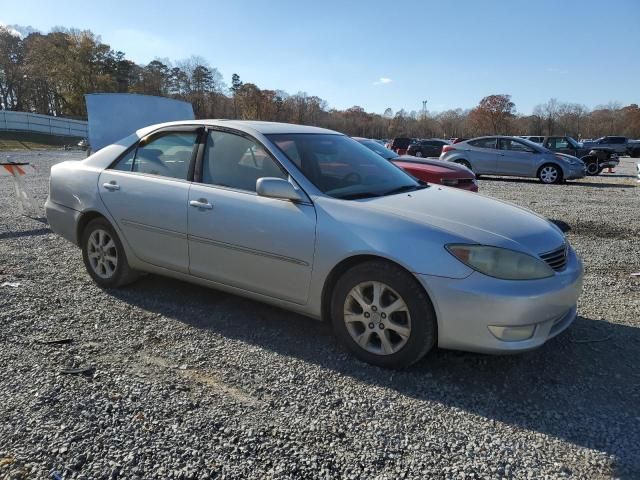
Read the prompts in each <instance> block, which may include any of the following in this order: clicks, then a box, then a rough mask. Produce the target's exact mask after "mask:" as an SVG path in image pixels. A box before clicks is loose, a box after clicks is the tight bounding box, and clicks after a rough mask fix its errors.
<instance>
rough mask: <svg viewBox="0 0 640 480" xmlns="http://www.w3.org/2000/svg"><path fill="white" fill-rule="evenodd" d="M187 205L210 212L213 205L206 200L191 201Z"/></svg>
mask: <svg viewBox="0 0 640 480" xmlns="http://www.w3.org/2000/svg"><path fill="white" fill-rule="evenodd" d="M189 205H191V206H192V207H195V208H202V209H203V210H211V209H212V208H213V205H211V204H210V203H209V201H208V200H207V199H206V198H200V199H198V200H191V201H190V202H189Z"/></svg>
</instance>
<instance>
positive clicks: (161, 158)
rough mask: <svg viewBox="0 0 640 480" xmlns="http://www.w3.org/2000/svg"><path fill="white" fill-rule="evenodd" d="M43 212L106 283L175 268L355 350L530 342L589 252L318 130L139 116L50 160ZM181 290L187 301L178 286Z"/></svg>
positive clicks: (561, 320) (559, 323)
mask: <svg viewBox="0 0 640 480" xmlns="http://www.w3.org/2000/svg"><path fill="white" fill-rule="evenodd" d="M46 212H47V218H48V220H49V224H50V226H51V228H52V229H53V230H54V231H55V232H57V233H59V234H60V235H62V236H63V237H65V238H67V239H68V240H70V241H71V242H73V243H75V244H76V245H78V246H79V247H80V248H81V249H82V256H83V259H84V263H85V265H86V268H87V271H88V272H89V275H90V276H91V277H92V278H93V280H94V281H95V282H96V283H97V284H98V285H100V286H101V287H104V288H113V287H119V286H122V285H125V284H126V283H128V282H131V281H133V280H134V279H135V278H136V277H137V275H138V274H139V272H149V273H155V274H159V275H167V276H171V277H175V278H178V279H181V280H185V281H189V282H194V283H198V284H202V285H206V286H209V287H213V288H218V289H221V290H225V291H228V292H231V293H235V294H239V295H244V296H247V297H251V298H253V299H257V300H261V301H264V302H268V303H271V304H274V305H277V306H280V307H283V308H286V309H289V310H293V311H296V312H299V313H301V314H304V315H307V316H310V317H313V318H316V319H326V320H329V321H331V322H332V323H333V327H334V329H335V332H336V335H337V337H338V338H339V339H340V340H341V341H342V342H343V343H344V344H345V345H346V346H347V347H348V348H350V349H351V350H352V351H353V352H354V353H355V354H356V355H357V356H358V357H360V358H361V359H363V360H365V361H367V362H370V363H373V364H376V365H380V366H384V367H405V366H407V365H410V364H412V363H414V362H416V361H417V360H419V359H420V358H421V357H423V356H424V355H425V354H426V353H427V352H428V351H429V350H431V349H432V348H433V347H435V346H440V347H443V348H452V349H461V350H471V351H477V352H489V353H501V352H518V351H524V350H530V349H532V348H535V347H538V346H540V345H541V344H543V343H544V342H545V341H547V340H548V339H549V338H551V337H553V336H555V335H557V334H559V333H560V332H562V331H563V330H564V329H565V328H567V327H568V326H569V325H570V324H571V322H572V321H573V320H574V318H575V317H576V303H577V300H578V296H579V294H580V290H581V284H582V272H583V270H582V263H581V261H580V260H579V258H578V257H577V256H576V253H575V252H574V250H573V249H572V248H571V246H570V245H569V244H568V242H567V240H566V239H565V237H564V235H563V234H562V232H561V231H560V230H559V229H558V228H557V227H556V226H555V225H553V224H551V223H550V222H548V221H547V220H545V219H544V218H541V217H539V216H537V215H535V214H533V213H531V212H530V211H527V210H525V209H522V208H519V207H516V206H513V205H510V204H507V203H504V202H500V201H497V200H493V199H491V198H487V197H484V196H481V195H478V194H474V193H469V192H466V191H463V190H459V189H456V188H449V187H445V186H440V185H429V184H426V183H424V182H420V181H418V180H416V179H414V178H413V177H411V176H409V175H407V174H406V173H404V172H403V171H402V170H401V169H400V168H398V167H396V166H394V165H393V164H392V163H390V162H388V161H387V160H385V159H383V158H382V157H380V156H379V155H378V154H376V153H374V152H372V151H371V150H369V149H368V148H367V147H365V146H363V145H361V144H359V143H358V142H356V141H355V140H353V139H351V138H349V137H346V136H344V135H341V134H339V133H336V132H333V131H330V130H324V129H321V128H315V127H307V126H299V125H288V124H278V123H268V122H248V121H223V120H219V121H218V120H215V121H214V120H204V121H189V122H174V123H168V124H161V125H155V126H151V127H148V128H144V129H141V130H139V131H138V132H136V133H135V134H133V135H131V136H130V137H128V138H125V139H123V140H121V141H119V142H117V143H116V144H114V145H110V146H108V147H105V148H103V149H102V150H100V151H98V152H97V153H95V154H93V155H92V156H90V157H89V158H87V159H85V160H82V161H68V162H63V163H60V164H58V165H55V166H54V167H53V168H52V170H51V181H50V192H49V198H48V199H47V203H46ZM176 301H179V299H176Z"/></svg>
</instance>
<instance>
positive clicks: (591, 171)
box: [587, 160, 601, 176]
mask: <svg viewBox="0 0 640 480" xmlns="http://www.w3.org/2000/svg"><path fill="white" fill-rule="evenodd" d="M600 172H601V169H600V167H599V166H598V160H594V161H591V162H588V163H587V175H589V176H594V175H598V174H599V173H600Z"/></svg>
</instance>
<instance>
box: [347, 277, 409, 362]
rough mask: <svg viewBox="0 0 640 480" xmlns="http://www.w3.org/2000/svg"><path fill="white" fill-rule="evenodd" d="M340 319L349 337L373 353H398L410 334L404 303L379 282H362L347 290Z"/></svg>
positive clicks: (407, 312) (407, 309) (407, 311)
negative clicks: (341, 318) (342, 318)
mask: <svg viewBox="0 0 640 480" xmlns="http://www.w3.org/2000/svg"><path fill="white" fill-rule="evenodd" d="M344 322H345V324H346V327H347V331H348V332H349V335H351V338H352V339H353V340H354V341H355V342H356V343H357V344H358V345H359V346H360V347H361V348H362V349H364V350H365V351H367V352H369V353H372V354H375V355H391V354H393V353H396V352H398V351H399V350H400V349H401V348H402V347H404V346H405V344H406V343H407V341H408V340H409V337H410V336H411V315H410V314H409V308H408V307H407V304H406V303H405V301H404V299H403V298H402V297H401V296H400V295H399V294H398V293H397V292H396V291H395V290H393V289H392V288H391V287H389V286H388V285H386V284H384V283H382V282H377V281H371V282H363V283H359V284H358V285H356V286H355V287H353V288H352V289H351V291H350V292H349V294H348V295H347V297H346V299H345V302H344Z"/></svg>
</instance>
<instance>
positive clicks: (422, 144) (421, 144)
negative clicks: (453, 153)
mask: <svg viewBox="0 0 640 480" xmlns="http://www.w3.org/2000/svg"><path fill="white" fill-rule="evenodd" d="M445 145H449V142H447V141H446V140H440V139H438V138H429V139H426V140H417V141H416V142H414V143H412V144H410V145H409V148H407V155H411V156H414V157H439V156H440V154H441V153H442V147H444V146H445Z"/></svg>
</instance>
